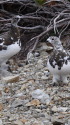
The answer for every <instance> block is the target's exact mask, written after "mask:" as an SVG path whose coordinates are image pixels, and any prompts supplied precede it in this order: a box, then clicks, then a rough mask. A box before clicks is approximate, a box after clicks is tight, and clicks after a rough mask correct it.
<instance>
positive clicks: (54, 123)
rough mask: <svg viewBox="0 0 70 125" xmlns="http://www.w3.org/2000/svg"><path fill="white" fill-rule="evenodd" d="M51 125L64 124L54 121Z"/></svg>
mask: <svg viewBox="0 0 70 125" xmlns="http://www.w3.org/2000/svg"><path fill="white" fill-rule="evenodd" d="M53 125H64V123H62V122H58V121H55V122H53Z"/></svg>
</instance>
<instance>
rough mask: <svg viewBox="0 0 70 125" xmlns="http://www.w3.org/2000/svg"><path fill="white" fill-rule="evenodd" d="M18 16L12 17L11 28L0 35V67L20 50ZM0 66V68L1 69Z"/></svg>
mask: <svg viewBox="0 0 70 125" xmlns="http://www.w3.org/2000/svg"><path fill="white" fill-rule="evenodd" d="M18 20H19V17H18V16H16V17H14V18H13V19H12V23H11V28H10V30H9V31H8V32H7V34H5V35H4V34H3V35H1V36H0V67H1V68H3V69H4V67H3V66H4V64H5V63H6V62H7V61H8V60H9V59H10V58H11V57H12V56H14V55H15V54H17V53H18V52H19V51H20V50H21V41H20V31H19V29H18V27H17V23H18ZM1 68H0V69H1Z"/></svg>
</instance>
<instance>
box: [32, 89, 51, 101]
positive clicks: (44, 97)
mask: <svg viewBox="0 0 70 125" xmlns="http://www.w3.org/2000/svg"><path fill="white" fill-rule="evenodd" d="M31 95H32V97H33V98H34V99H39V100H40V101H41V102H42V103H46V102H47V101H49V102H50V97H49V95H48V94H46V93H45V92H44V91H43V90H40V89H37V90H34V91H33V92H32V93H31Z"/></svg>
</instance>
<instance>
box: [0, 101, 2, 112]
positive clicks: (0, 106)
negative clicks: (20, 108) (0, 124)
mask: <svg viewBox="0 0 70 125" xmlns="http://www.w3.org/2000/svg"><path fill="white" fill-rule="evenodd" d="M2 110H3V104H2V103H0V111H2Z"/></svg>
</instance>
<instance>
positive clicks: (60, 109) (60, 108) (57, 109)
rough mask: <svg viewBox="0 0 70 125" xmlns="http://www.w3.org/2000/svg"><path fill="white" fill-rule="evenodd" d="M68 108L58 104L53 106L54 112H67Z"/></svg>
mask: <svg viewBox="0 0 70 125" xmlns="http://www.w3.org/2000/svg"><path fill="white" fill-rule="evenodd" d="M67 109H68V108H67V107H58V108H57V107H56V106H53V108H52V111H54V112H65V111H66V110H67Z"/></svg>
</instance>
